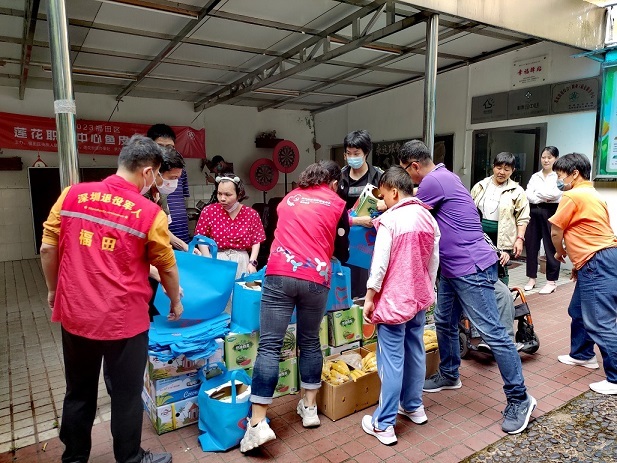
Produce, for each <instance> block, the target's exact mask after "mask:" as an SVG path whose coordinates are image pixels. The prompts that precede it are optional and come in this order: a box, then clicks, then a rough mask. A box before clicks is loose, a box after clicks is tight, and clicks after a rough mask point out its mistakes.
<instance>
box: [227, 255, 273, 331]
mask: <svg viewBox="0 0 617 463" xmlns="http://www.w3.org/2000/svg"><path fill="white" fill-rule="evenodd" d="M265 276H266V267H264V268H262V269H261V270H259V271H258V272H255V273H251V274H244V275H242V276H241V277H240V278H238V279H237V280H236V283H235V286H234V293H233V296H232V299H231V331H232V332H233V333H250V332H251V331H257V330H259V311H260V310H261V287H262V286H263V281H264V278H265ZM257 281H259V282H261V283H260V284H255V282H257ZM247 283H248V284H247Z"/></svg>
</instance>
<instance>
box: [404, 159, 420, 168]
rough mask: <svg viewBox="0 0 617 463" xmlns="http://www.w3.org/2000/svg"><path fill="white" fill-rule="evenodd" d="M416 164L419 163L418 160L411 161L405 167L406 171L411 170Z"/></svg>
mask: <svg viewBox="0 0 617 463" xmlns="http://www.w3.org/2000/svg"><path fill="white" fill-rule="evenodd" d="M414 162H418V160H417V159H412V160H411V161H409V164H407V165H406V166H405V170H407V169H409V168H410V167H411V165H412V164H413V163H414Z"/></svg>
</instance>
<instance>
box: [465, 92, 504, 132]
mask: <svg viewBox="0 0 617 463" xmlns="http://www.w3.org/2000/svg"><path fill="white" fill-rule="evenodd" d="M507 118H508V92H502V93H493V94H491V95H482V96H474V97H473V98H472V99H471V123H472V124H479V123H481V122H493V121H503V120H505V119H507Z"/></svg>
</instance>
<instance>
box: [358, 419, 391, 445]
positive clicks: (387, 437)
mask: <svg viewBox="0 0 617 463" xmlns="http://www.w3.org/2000/svg"><path fill="white" fill-rule="evenodd" d="M362 429H364V432H365V433H367V434H370V435H371V436H375V437H376V438H377V439H378V440H379V442H381V443H382V444H384V445H394V444H396V443H397V442H398V439H397V438H396V434H394V427H393V426H388V427H387V428H386V429H385V430H384V431H381V430H379V429H376V428H375V426H373V417H372V416H371V415H364V418H362Z"/></svg>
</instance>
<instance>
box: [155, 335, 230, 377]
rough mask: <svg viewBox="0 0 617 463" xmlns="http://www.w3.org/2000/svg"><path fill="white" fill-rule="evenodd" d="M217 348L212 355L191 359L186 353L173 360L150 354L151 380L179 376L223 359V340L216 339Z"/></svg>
mask: <svg viewBox="0 0 617 463" xmlns="http://www.w3.org/2000/svg"><path fill="white" fill-rule="evenodd" d="M215 341H216V345H217V349H216V352H215V353H214V354H212V355H211V356H210V357H206V358H202V359H197V360H190V359H187V358H186V357H185V356H184V355H179V356H178V357H176V358H174V359H172V360H159V358H158V357H156V356H154V355H149V356H148V366H147V368H148V374H149V375H150V379H151V380H157V379H161V378H170V377H172V376H179V375H183V374H185V373H190V372H193V371H197V370H199V369H200V368H202V367H203V366H205V365H206V364H208V363H216V362H222V361H223V340H222V339H215Z"/></svg>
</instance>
